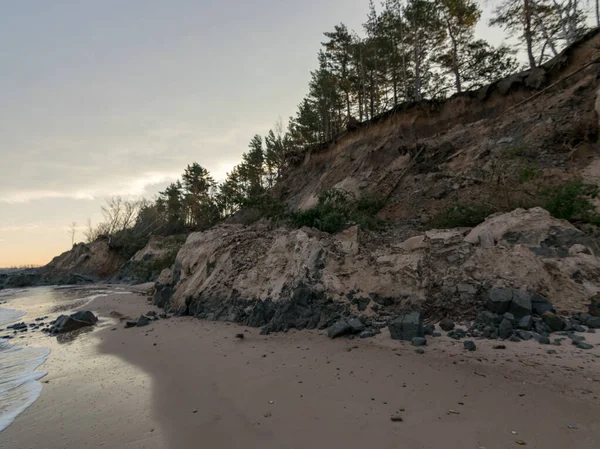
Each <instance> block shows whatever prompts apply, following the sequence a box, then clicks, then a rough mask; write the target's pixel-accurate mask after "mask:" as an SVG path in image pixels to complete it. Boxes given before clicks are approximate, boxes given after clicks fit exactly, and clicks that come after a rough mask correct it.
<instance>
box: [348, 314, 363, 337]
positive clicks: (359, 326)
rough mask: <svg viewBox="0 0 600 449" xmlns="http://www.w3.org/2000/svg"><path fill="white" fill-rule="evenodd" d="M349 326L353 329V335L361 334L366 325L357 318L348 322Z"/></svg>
mask: <svg viewBox="0 0 600 449" xmlns="http://www.w3.org/2000/svg"><path fill="white" fill-rule="evenodd" d="M348 325H349V326H350V327H351V328H352V333H353V334H359V333H361V332H362V331H364V330H365V325H364V324H363V323H362V322H361V321H360V320H359V319H357V318H352V319H351V320H348Z"/></svg>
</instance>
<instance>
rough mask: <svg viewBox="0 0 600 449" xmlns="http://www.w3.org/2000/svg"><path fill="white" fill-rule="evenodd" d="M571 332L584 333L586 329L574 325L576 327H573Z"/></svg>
mask: <svg viewBox="0 0 600 449" xmlns="http://www.w3.org/2000/svg"><path fill="white" fill-rule="evenodd" d="M573 330H574V331H575V332H585V331H586V328H585V327H583V326H581V325H579V324H576V325H574V326H573Z"/></svg>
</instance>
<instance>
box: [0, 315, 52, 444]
mask: <svg viewBox="0 0 600 449" xmlns="http://www.w3.org/2000/svg"><path fill="white" fill-rule="evenodd" d="M2 313H3V310H2V309H0V319H1V317H2ZM48 355H50V350H49V349H46V348H26V347H20V346H16V345H11V344H9V343H8V342H3V341H1V340H0V432H1V431H3V430H4V429H5V428H6V427H8V425H9V424H10V423H11V422H13V421H14V420H15V418H16V417H17V416H18V415H19V414H20V413H21V412H23V410H25V409H26V408H27V407H29V406H30V405H31V404H33V403H34V402H35V400H36V399H37V398H38V397H39V395H40V393H41V392H42V385H41V384H40V382H39V380H40V379H41V378H42V377H44V376H45V375H46V372H44V371H37V368H38V367H39V366H40V365H42V364H43V363H44V362H45V361H46V357H48Z"/></svg>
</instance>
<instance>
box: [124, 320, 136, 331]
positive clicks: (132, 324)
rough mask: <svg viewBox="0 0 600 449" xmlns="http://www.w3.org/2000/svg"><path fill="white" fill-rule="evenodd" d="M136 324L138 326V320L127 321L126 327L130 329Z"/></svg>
mask: <svg viewBox="0 0 600 449" xmlns="http://www.w3.org/2000/svg"><path fill="white" fill-rule="evenodd" d="M135 326H137V322H136V321H125V329H129V328H130V327H135Z"/></svg>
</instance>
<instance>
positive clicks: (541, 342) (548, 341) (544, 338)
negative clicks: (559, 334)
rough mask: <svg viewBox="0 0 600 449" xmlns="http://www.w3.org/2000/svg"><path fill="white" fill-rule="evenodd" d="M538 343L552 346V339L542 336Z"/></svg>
mask: <svg viewBox="0 0 600 449" xmlns="http://www.w3.org/2000/svg"><path fill="white" fill-rule="evenodd" d="M537 341H538V342H539V343H540V344H541V345H549V344H550V339H549V338H548V337H546V336H545V335H540V336H539V337H538V339H537Z"/></svg>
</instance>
